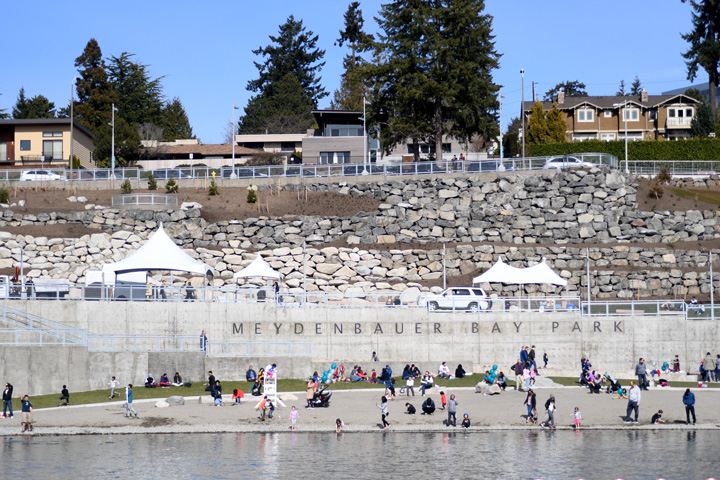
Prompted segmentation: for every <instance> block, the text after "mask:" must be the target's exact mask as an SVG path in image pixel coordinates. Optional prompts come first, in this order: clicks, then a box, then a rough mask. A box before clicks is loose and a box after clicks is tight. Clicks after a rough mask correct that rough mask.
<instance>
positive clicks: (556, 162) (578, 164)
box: [543, 155, 596, 170]
mask: <svg viewBox="0 0 720 480" xmlns="http://www.w3.org/2000/svg"><path fill="white" fill-rule="evenodd" d="M595 166H596V165H595V164H594V163H590V162H584V161H582V160H580V159H579V158H577V157H573V156H570V155H565V156H563V157H555V158H549V159H547V160H546V161H545V164H544V165H543V168H544V169H545V170H549V169H551V168H556V169H558V170H561V169H564V168H592V167H595Z"/></svg>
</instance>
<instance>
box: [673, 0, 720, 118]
mask: <svg viewBox="0 0 720 480" xmlns="http://www.w3.org/2000/svg"><path fill="white" fill-rule="evenodd" d="M682 1H683V3H684V2H685V1H686V0H682ZM690 5H691V6H692V9H693V12H692V24H693V29H692V31H691V32H689V33H686V34H683V35H682V38H683V40H685V41H686V42H688V43H689V44H690V47H689V48H688V50H687V51H686V52H685V53H683V54H682V55H683V58H685V60H686V61H685V64H686V65H687V69H688V76H687V78H688V80H690V81H692V80H695V77H697V73H698V68H699V67H702V68H703V69H704V70H705V71H706V72H707V74H708V83H709V90H710V92H709V93H710V107H712V109H713V112H715V113H716V114H717V101H716V99H715V88H717V86H718V82H720V70H719V69H720V2H718V1H717V0H697V1H696V0H690Z"/></svg>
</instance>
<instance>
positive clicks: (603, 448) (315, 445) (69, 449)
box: [0, 430, 720, 480]
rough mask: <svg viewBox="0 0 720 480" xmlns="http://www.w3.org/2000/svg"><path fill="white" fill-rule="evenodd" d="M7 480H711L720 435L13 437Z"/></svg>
mask: <svg viewBox="0 0 720 480" xmlns="http://www.w3.org/2000/svg"><path fill="white" fill-rule="evenodd" d="M0 441H1V442H2V457H1V458H2V461H1V462H0V465H2V478H19V477H22V478H76V479H85V478H103V479H107V478H117V479H124V480H126V479H144V478H166V479H175V478H200V477H201V478H203V479H215V478H223V479H224V478H233V479H238V478H261V477H265V478H316V479H333V480H334V479H345V478H352V479H363V478H368V479H378V478H384V479H406V478H410V479H412V478H423V479H424V478H442V479H444V478H463V479H466V478H467V479H470V478H502V479H525V478H527V479H533V478H543V479H565V478H567V479H576V478H586V479H614V478H624V479H626V480H627V479H636V478H637V479H646V478H647V479H656V478H661V477H662V478H667V479H706V478H709V477H718V476H720V455H718V452H719V451H720V450H719V448H720V431H695V432H694V431H662V430H656V431H586V432H581V433H579V434H575V433H574V432H568V431H557V432H550V431H546V430H538V431H532V432H528V431H518V432H492V433H490V432H488V433H483V432H472V433H468V432H461V431H458V432H457V433H447V434H440V433H427V434H425V433H392V432H391V433H388V434H383V433H379V432H378V433H376V434H369V433H367V434H365V433H363V434H360V433H345V434H341V435H335V434H334V433H333V434H311V433H299V432H298V433H296V434H290V433H286V434H259V433H245V434H183V435H112V436H111V435H105V436H67V437H25V438H23V437H12V438H3V439H2V440H0Z"/></svg>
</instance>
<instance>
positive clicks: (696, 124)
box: [690, 102, 715, 137]
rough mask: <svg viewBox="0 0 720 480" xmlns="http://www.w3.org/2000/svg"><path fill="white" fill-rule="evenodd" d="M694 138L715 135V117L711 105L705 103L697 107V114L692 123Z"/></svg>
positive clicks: (691, 128) (691, 129)
mask: <svg viewBox="0 0 720 480" xmlns="http://www.w3.org/2000/svg"><path fill="white" fill-rule="evenodd" d="M690 131H691V132H692V134H693V137H707V136H709V135H710V134H711V133H715V115H714V114H713V111H712V108H711V107H710V104H709V103H707V102H703V103H701V104H700V105H698V107H697V113H696V114H695V116H694V117H693V119H692V122H691V123H690Z"/></svg>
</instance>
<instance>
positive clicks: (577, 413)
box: [573, 407, 582, 432]
mask: <svg viewBox="0 0 720 480" xmlns="http://www.w3.org/2000/svg"><path fill="white" fill-rule="evenodd" d="M573 416H574V417H575V431H576V432H579V431H580V421H581V420H582V414H580V409H579V408H578V407H575V411H574V412H573Z"/></svg>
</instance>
